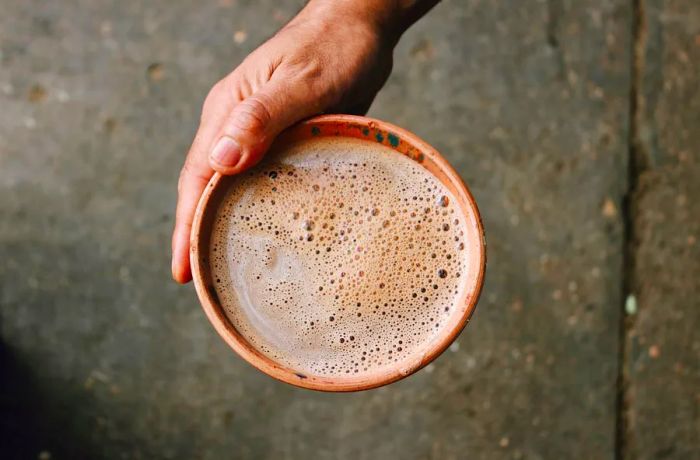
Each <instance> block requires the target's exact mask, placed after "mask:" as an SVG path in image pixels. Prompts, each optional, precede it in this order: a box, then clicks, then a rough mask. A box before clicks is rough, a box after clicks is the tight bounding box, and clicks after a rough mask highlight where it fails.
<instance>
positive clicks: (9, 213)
mask: <svg viewBox="0 0 700 460" xmlns="http://www.w3.org/2000/svg"><path fill="white" fill-rule="evenodd" d="M300 3H301V2H295V1H289V0H287V1H276V2H275V1H270V0H265V1H259V2H253V1H235V0H218V1H215V0H212V1H210V2H186V1H180V0H178V1H165V0H157V1H151V2H139V1H136V0H128V1H120V2H117V1H101V2H92V1H88V0H74V1H67V0H56V1H53V2H41V1H39V0H29V1H27V0H0V6H1V10H2V14H0V53H1V54H0V107H1V108H2V110H0V216H1V219H0V261H1V262H0V339H1V340H2V343H1V344H0V347H1V348H0V352H1V356H0V363H1V364H2V367H1V368H0V371H2V379H1V382H0V385H2V387H0V408H1V409H2V417H1V420H0V423H1V425H0V435H1V436H2V438H0V441H1V442H2V445H1V446H0V447H2V449H3V450H4V452H6V453H7V455H8V457H9V458H49V456H50V458H205V459H209V458H211V459H219V458H255V459H257V458H289V459H296V458H321V459H323V458H328V459H337V458H339V459H351V458H352V459H374V458H377V459H379V458H406V459H425V458H430V459H451V458H459V459H461V458H475V459H482V458H483V459H500V458H504V459H511V458H512V459H518V458H528V459H529V458H534V459H538V458H541V459H551V458H586V459H587V458H596V459H597V458H613V457H620V456H623V457H630V458H635V456H642V457H646V458H662V457H663V456H666V457H667V458H693V457H698V456H700V445H699V444H698V438H700V436H698V434H699V432H700V430H699V429H698V415H697V414H698V413H699V412H700V411H698V397H697V385H695V386H693V383H697V375H698V374H697V372H698V367H697V366H698V361H699V360H698V357H699V354H698V348H697V343H696V342H693V341H697V340H698V339H697V334H696V333H695V330H697V326H698V316H697V311H698V310H697V300H695V298H693V297H692V293H693V292H695V293H697V292H698V281H697V279H698V276H697V275H698V265H697V260H698V259H697V246H696V245H691V244H688V243H687V242H688V241H691V240H690V239H689V238H690V237H691V236H693V238H697V237H700V235H698V229H697V222H698V208H697V205H696V203H695V201H696V199H697V198H698V196H699V194H700V191H699V190H698V189H697V182H698V170H697V164H698V163H697V162H698V158H697V155H696V154H697V152H696V150H697V149H698V142H700V139H698V136H697V132H696V126H697V121H698V104H697V90H696V89H695V88H696V87H697V79H698V77H697V75H696V74H697V65H694V64H693V63H695V64H696V63H697V57H698V49H700V45H699V44H698V43H699V41H698V39H697V36H698V35H697V34H698V33H699V32H700V31H699V30H698V22H697V8H696V7H694V6H692V5H694V4H693V2H692V0H686V1H685V2H682V1H675V2H672V3H673V4H672V5H669V6H668V8H669V9H668V10H664V11H661V10H660V9H661V4H662V3H663V2H660V1H659V2H656V3H655V4H656V5H657V9H656V10H654V11H652V10H651V9H650V10H649V18H650V21H655V22H653V24H654V27H656V29H655V30H657V31H659V32H658V36H659V37H663V40H662V42H663V43H664V44H665V43H669V44H676V43H677V45H678V47H679V49H680V50H681V51H682V52H683V53H685V54H678V53H675V54H674V52H671V51H667V50H668V49H672V48H668V49H667V48H662V49H657V48H654V47H653V46H652V45H654V44H655V43H657V42H653V41H649V42H648V43H649V44H650V45H649V46H650V54H652V55H653V56H656V57H655V59H656V61H655V60H654V59H649V60H647V61H646V63H645V64H644V65H645V66H646V65H648V66H649V69H646V67H644V68H643V69H642V70H643V72H640V74H643V75H644V76H645V78H647V80H648V81H649V82H651V83H650V85H649V87H648V88H649V93H648V94H649V98H650V99H649V100H650V101H651V100H654V101H656V104H657V105H656V106H652V105H651V104H648V105H647V107H649V111H648V112H645V113H647V115H648V119H649V120H650V121H653V122H654V123H657V124H654V129H655V131H654V133H656V138H658V139H659V145H660V146H661V147H660V149H661V150H662V151H663V155H664V156H663V158H664V160H663V162H660V163H659V164H658V165H655V166H654V167H653V168H652V167H650V168H649V169H648V170H645V172H646V173H648V174H649V177H650V179H648V181H647V179H644V178H639V180H631V181H630V180H629V173H630V169H629V167H628V166H629V165H628V160H629V158H630V126H631V124H632V126H634V127H636V128H641V121H638V120H637V118H636V117H634V116H632V115H633V114H632V113H631V111H630V107H631V104H630V102H631V101H630V94H631V88H633V87H635V86H636V85H634V83H635V82H637V83H639V82H638V81H637V80H638V78H637V77H638V75H637V74H635V73H634V72H633V71H632V70H633V68H634V66H633V65H631V62H632V61H633V59H632V58H633V45H634V43H635V38H634V33H633V27H632V25H633V23H634V21H635V14H634V11H633V10H634V8H633V2H632V1H629V0H579V1H573V0H548V1H527V2H522V1H516V0H511V1H496V0H490V1H487V0H481V1H479V0H452V1H449V0H446V1H444V2H443V3H442V4H440V5H439V6H438V7H437V8H436V9H435V10H434V11H433V12H431V13H430V14H429V15H428V16H427V17H426V18H425V19H424V20H422V21H421V22H419V23H418V24H417V25H416V26H415V27H414V28H413V29H412V30H411V31H410V32H409V33H408V34H406V36H405V37H404V39H403V41H402V42H401V44H400V46H399V47H398V49H397V51H396V56H395V57H396V62H395V70H394V74H393V75H392V77H391V79H390V80H389V82H388V83H387V86H386V87H385V89H384V90H383V91H382V92H381V93H380V95H379V97H378V99H377V100H376V102H375V104H374V106H373V108H372V110H371V112H370V114H371V115H373V116H376V117H378V118H383V119H386V120H388V121H392V122H394V123H397V124H399V125H402V126H404V127H406V128H408V129H410V130H412V131H414V132H416V133H418V134H419V135H421V136H422V137H424V138H425V139H426V140H428V141H429V142H430V143H432V144H434V145H435V146H436V147H438V148H439V150H440V151H442V152H443V153H444V154H445V155H446V156H447V157H448V158H449V160H450V161H451V162H453V164H454V165H455V166H456V167H457V169H458V170H459V172H460V173H461V174H462V175H463V177H464V178H465V180H466V182H467V183H468V184H469V186H470V187H471V189H472V191H473V192H474V194H475V195H476V198H477V200H478V202H479V204H480V206H481V209H482V213H483V216H484V223H485V226H486V232H487V236H488V241H489V267H488V273H487V285H486V289H485V292H484V294H483V296H482V300H481V302H480V305H479V307H478V309H477V312H476V314H475V317H474V318H473V320H472V322H471V323H470V325H469V326H468V328H467V329H466V330H465V332H464V333H463V334H462V336H461V337H460V339H459V341H458V345H455V346H454V347H452V348H451V349H450V351H449V352H447V353H446V354H445V355H443V356H442V357H440V358H439V360H438V361H436V362H435V363H434V364H433V365H431V366H430V367H428V368H427V369H425V370H423V371H421V372H420V373H418V374H416V375H415V376H412V377H411V378H409V379H407V380H404V381H402V382H399V383H397V384H393V385H391V386H389V387H386V388H382V389H378V390H374V391H369V392H365V393H359V394H350V395H330V394H321V393H314V392H309V391H305V390H299V389H295V388H292V387H289V386H286V385H284V384H281V383H278V382H276V381H273V380H271V379H270V378H268V377H266V376H264V375H262V374H260V373H259V372H257V371H255V370H254V369H252V368H251V367H249V366H248V365H246V364H245V363H244V362H243V361H242V360H241V359H239V358H238V357H237V356H236V355H234V354H233V352H231V351H230V350H229V349H228V348H227V347H226V346H225V345H224V344H223V342H221V341H220V339H219V338H218V337H217V336H216V334H215V332H214V331H213V329H212V328H211V326H210V325H209V324H208V322H207V320H206V318H205V317H204V315H203V313H202V312H201V309H200V307H199V305H198V302H197V300H196V297H195V295H194V291H193V288H192V287H191V286H187V287H179V286H176V285H174V284H173V283H172V282H171V281H170V278H169V233H170V230H171V225H172V218H173V211H174V199H175V184H176V180H177V173H178V170H179V168H180V166H181V163H182V159H183V157H184V153H185V152H186V150H187V148H188V146H189V142H190V141H191V138H192V136H193V134H194V130H195V127H196V123H197V120H198V116H199V108H200V106H201V102H202V100H203V97H204V95H205V94H206V92H207V90H208V87H209V86H210V85H211V84H212V83H213V82H215V81H216V80H217V79H218V78H220V77H221V76H223V75H224V74H225V73H226V72H227V71H229V70H230V69H231V68H232V67H234V66H235V65H236V63H238V62H239V61H240V60H241V59H242V58H243V57H244V56H245V55H246V54H247V53H248V52H249V51H250V50H252V49H253V48H254V47H255V46H256V44H258V43H260V42H261V41H262V40H264V39H265V38H266V37H268V36H269V35H270V34H272V33H273V32H274V30H275V29H276V28H278V27H279V26H280V25H281V24H282V23H284V22H285V21H286V20H287V19H288V18H289V17H291V15H292V14H293V13H294V11H295V10H296V9H297V8H298V7H299V5H300ZM644 3H646V2H644ZM684 5H685V6H684ZM683 8H686V9H687V10H691V9H692V10H693V11H692V12H691V13H692V14H688V12H687V11H683ZM693 18H695V19H693ZM654 46H657V45H654ZM664 50H666V51H664ZM683 56H685V58H683ZM683 59H685V61H684V60H683ZM693 59H695V61H693ZM652 66H653V67H652ZM635 75H637V76H635ZM678 78H679V79H681V81H682V85H680V86H678V85H676V84H675V83H673V82H676V79H678ZM666 82H672V83H669V84H670V85H671V87H670V89H668V90H667V89H666V88H665V86H664V85H665V84H666ZM661 88H663V90H660V89H661ZM688 101H692V103H688ZM686 104H687V106H686ZM632 106H634V104H632ZM678 106H686V107H685V108H684V109H683V110H678ZM654 107H656V109H655V110H656V111H653V110H654ZM632 131H633V132H635V133H637V134H639V133H638V131H639V132H646V131H642V130H641V129H633V130H632ZM678 133H687V134H685V135H679V134H678ZM633 137H634V136H633ZM640 137H641V136H640ZM652 137H653V136H652ZM645 139H646V138H645ZM633 140H634V139H633ZM632 150H633V151H634V150H635V149H632ZM636 150H639V149H636ZM632 171H633V172H634V171H636V169H635V168H634V167H633V168H632ZM640 171H641V170H640ZM632 178H633V179H635V176H634V175H633V176H632ZM646 184H648V185H646ZM629 186H633V191H637V192H638V193H639V194H640V195H642V196H641V197H637V196H636V195H635V198H634V202H635V203H638V204H639V206H640V209H643V210H645V212H638V213H637V214H635V215H634V216H638V217H634V218H633V219H630V218H629V216H628V215H627V214H626V208H625V207H624V206H623V199H624V197H625V194H626V192H627V190H628V187H629ZM641 190H648V191H647V192H646V193H644V194H642V193H641V192H640V191H641ZM681 195H683V196H685V198H679V197H680V196H681ZM645 200H646V201H645ZM631 209H635V208H634V206H632V207H631ZM654 209H657V211H654ZM661 213H663V214H661ZM660 215H662V216H663V217H661V218H660V217H658V216H660ZM626 222H627V229H628V231H627V232H626V231H625V228H626ZM630 222H632V224H631V225H630ZM684 226H685V228H684V231H683V232H680V233H678V234H676V233H674V232H675V231H676V230H677V229H678V228H679V227H684ZM637 227H639V229H638V231H631V232H630V231H629V230H630V229H632V230H635V229H637ZM626 234H633V235H636V237H637V238H638V239H639V244H638V245H636V246H635V247H634V250H633V251H629V252H630V253H632V254H637V253H638V254H637V257H635V258H634V260H635V264H634V272H633V274H632V275H631V274H630V270H629V265H630V264H629V263H626V260H627V262H629V260H628V259H629V257H625V247H627V244H626V240H625V238H626V237H625V235H626ZM693 241H694V240H693ZM662 266H663V267H666V266H668V267H672V268H670V269H669V270H668V271H663V270H661V268H660V267H662ZM660 273H663V276H659V274H660ZM628 279H633V280H634V283H632V284H633V285H634V286H635V288H634V289H636V290H638V298H639V311H638V316H637V317H635V318H634V319H633V321H631V322H629V324H628V327H627V328H626V329H624V332H625V337H626V339H625V340H623V341H621V340H620V337H621V335H620V332H621V331H623V328H621V321H622V319H623V318H622V312H623V304H624V298H625V296H626V295H625V294H626V293H625V288H624V286H625V284H626V283H627V280H628ZM679 280H683V281H682V283H684V284H677V283H681V281H679ZM682 292H687V293H688V295H684V294H682ZM635 293H637V291H635ZM661 303H667V305H668V306H669V309H670V310H671V311H672V312H673V314H669V311H667V310H665V309H664V310H663V311H662V310H660V307H659V304H661ZM669 328H673V329H674V331H673V332H675V330H678V331H682V333H681V332H678V333H671V332H672V331H669V330H668V329H669ZM683 328H685V329H683ZM634 334H636V336H638V337H639V339H632V338H630V337H633V335H634ZM642 339H643V340H642ZM662 339H663V342H662V341H661V340H662ZM633 340H637V342H639V343H640V344H641V348H637V346H636V345H634V346H633V345H630V343H632V341H633ZM637 342H635V343H637ZM654 344H656V345H657V346H658V347H659V348H660V352H659V354H658V355H657V358H656V359H655V360H649V359H648V358H647V356H648V355H649V352H648V350H649V347H650V346H651V345H654ZM621 350H622V351H623V353H622V354H621V353H620V351H621ZM635 350H637V351H635ZM638 350H641V351H638ZM667 351H668V352H667ZM669 352H673V353H677V356H674V355H673V354H672V353H669ZM645 353H646V354H645ZM621 355H622V356H621ZM621 357H629V360H631V361H630V362H632V364H634V365H632V364H629V362H625V363H624V365H623V362H622V361H621ZM676 363H681V364H680V366H679V367H678V371H676V370H675V369H676V368H675V367H674V366H675V364H676ZM628 364H629V365H628ZM621 369H625V370H627V372H625V376H626V377H625V379H623V380H625V381H624V383H625V386H624V388H625V391H624V392H623V394H624V396H625V399H624V402H625V404H619V401H618V389H619V385H618V377H619V375H620V370H621ZM630 369H632V370H630ZM675 388H678V389H679V390H676V389H675ZM694 392H695V393H694ZM658 394H661V395H662V397H656V396H655V395H658ZM693 398H694V399H693ZM669 408H678V410H674V411H669ZM621 409H624V413H621ZM681 409H683V410H681ZM621 420H622V421H623V422H624V423H621ZM620 425H623V426H624V429H622V430H620V429H618V428H619V426H620ZM671 425H673V427H671ZM667 446H673V447H672V448H669V447H667ZM669 449H670V450H669Z"/></svg>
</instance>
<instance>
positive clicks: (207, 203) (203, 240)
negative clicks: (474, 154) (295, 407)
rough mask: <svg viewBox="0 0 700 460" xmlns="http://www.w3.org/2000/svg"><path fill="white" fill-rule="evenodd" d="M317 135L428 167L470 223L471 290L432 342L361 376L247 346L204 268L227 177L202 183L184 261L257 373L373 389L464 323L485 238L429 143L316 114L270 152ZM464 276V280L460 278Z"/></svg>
mask: <svg viewBox="0 0 700 460" xmlns="http://www.w3.org/2000/svg"><path fill="white" fill-rule="evenodd" d="M319 136H347V137H354V138H358V139H364V140H367V141H368V142H379V143H382V144H384V145H386V146H388V147H391V148H392V149H394V150H395V151H397V152H399V153H402V154H403V155H406V156H408V157H409V158H411V159H413V160H414V161H416V162H418V163H419V164H420V165H422V166H423V167H424V168H426V169H428V170H429V171H430V172H431V173H432V174H433V175H434V176H435V177H437V178H438V179H439V180H440V181H441V182H442V183H443V184H444V185H445V186H447V188H448V189H449V190H450V191H451V192H452V194H453V195H454V196H455V197H456V199H457V201H458V209H460V210H461V214H462V216H463V217H464V218H466V219H467V222H470V221H471V222H472V223H473V225H475V228H476V231H475V232H474V235H475V236H474V237H473V238H471V241H467V244H469V245H471V247H472V251H469V253H470V254H471V256H470V258H471V259H472V260H470V261H469V264H472V266H473V267H475V269H474V270H471V273H472V274H473V275H470V276H471V279H465V280H463V282H464V283H468V284H467V285H470V286H473V288H472V289H471V290H468V289H463V290H462V293H463V295H462V297H463V298H461V299H459V303H458V304H457V305H460V306H461V307H462V310H461V315H457V314H455V315H452V317H451V319H450V324H448V325H446V327H445V328H444V329H443V333H442V334H441V335H440V336H438V337H437V338H436V339H435V340H433V341H432V342H431V343H430V344H429V346H428V347H426V349H425V350H424V352H423V353H421V354H420V356H415V358H414V359H413V361H412V362H410V363H409V365H408V366H407V365H406V364H405V363H403V364H402V366H401V367H398V366H397V367H396V368H390V369H385V370H381V371H377V372H376V373H374V374H366V373H365V374H361V375H360V376H358V377H355V378H352V377H344V378H340V377H337V378H336V377H327V376H314V375H304V374H302V373H300V372H297V371H295V370H294V369H290V368H287V367H285V366H284V365H282V364H280V363H277V362H275V361H274V360H272V359H270V358H268V357H267V356H265V355H263V354H262V353H260V352H259V351H258V350H256V349H255V348H254V347H253V346H251V345H250V344H249V343H248V342H247V340H246V339H245V337H244V336H243V335H241V334H240V333H239V332H238V331H237V330H236V329H235V328H234V327H233V325H232V324H231V323H230V322H229V320H228V318H227V317H226V314H225V312H224V310H223V307H222V306H221V305H220V303H219V300H218V296H217V294H216V290H215V289H214V287H213V286H214V284H213V282H212V279H211V273H210V270H209V263H208V254H209V239H210V234H211V228H212V223H213V219H214V216H215V214H216V210H217V208H218V206H219V204H220V202H221V199H222V198H223V196H224V194H225V191H226V190H227V189H228V187H227V185H228V184H230V181H231V180H234V179H232V178H231V177H227V176H222V175H220V174H218V173H217V174H215V175H214V177H212V179H211V180H210V182H209V184H208V186H207V187H206V189H205V191H204V193H203V195H202V198H201V199H200V201H199V205H198V207H197V211H196V214H195V218H194V223H193V226H192V234H191V238H190V243H191V252H190V262H191V266H192V275H193V279H194V285H195V287H196V289H197V295H198V296H199V300H200V302H201V303H202V307H203V308H204V312H205V313H206V315H207V317H208V318H209V321H211V323H212V325H213V326H214V328H215V329H216V331H217V332H218V333H219V335H220V336H221V338H223V339H224V341H225V342H226V343H227V344H228V345H229V346H230V347H231V348H233V350H234V351H235V352H236V353H238V354H239V355H240V356H241V357H242V358H243V359H245V360H246V361H248V362H249V363H250V364H252V365H253V366H255V367H256V368H258V369H259V370H261V371H262V372H264V373H266V374H268V375H270V376H272V377H274V378H276V379H278V380H281V381H283V382H286V383H289V384H291V385H296V386H298V387H303V388H308V389H313V390H321V391H358V390H367V389H370V388H376V387H379V386H382V385H386V384H389V383H392V382H395V381H397V380H399V379H402V378H404V377H407V376H408V375H411V374H412V373H414V372H416V371H417V370H419V369H421V368H422V367H424V366H426V365H427V364H429V363H430V362H431V361H433V360H434V359H435V358H437V357H438V356H439V355H440V354H441V353H442V352H443V351H444V350H445V349H446V348H447V347H449V346H450V344H451V343H452V342H453V341H454V340H455V338H457V336H458V335H459V333H460V332H461V331H462V329H463V328H464V326H466V324H467V323H468V322H469V318H470V317H471V315H472V313H473V312H474V309H475V307H476V303H477V300H478V298H479V294H480V293H481V288H482V285H483V279H484V271H485V268H486V241H485V239H484V234H483V226H482V223H481V218H480V216H479V210H478V209H477V206H476V202H475V201H474V198H473V197H472V195H471V193H470V192H469V190H468V189H467V187H466V186H465V185H464V183H463V182H462V179H461V178H460V177H459V175H458V174H457V173H456V172H455V171H454V169H452V167H451V166H450V165H449V164H448V163H447V161H446V160H445V159H444V158H443V157H442V156H441V155H440V154H439V153H438V152H437V151H436V150H435V149H434V148H432V147H431V146H430V145H428V144H427V143H426V142H424V141H423V140H421V139H420V138H418V136H416V135H415V134H412V133H410V132H408V131H406V130H404V129H401V128H399V127H397V126H394V125H391V124H389V123H385V122H383V121H379V120H373V119H371V118H366V117H358V116H351V115H322V116H318V117H315V118H311V119H308V120H306V121H302V122H300V123H298V124H297V125H295V126H293V127H291V128H289V129H288V130H286V131H285V132H283V133H282V134H281V135H280V136H279V137H278V138H277V139H276V140H275V145H274V146H273V150H274V149H275V148H279V147H280V146H284V145H285V144H288V143H291V142H295V141H299V140H303V139H306V138H310V137H319ZM465 278H468V277H466V276H465Z"/></svg>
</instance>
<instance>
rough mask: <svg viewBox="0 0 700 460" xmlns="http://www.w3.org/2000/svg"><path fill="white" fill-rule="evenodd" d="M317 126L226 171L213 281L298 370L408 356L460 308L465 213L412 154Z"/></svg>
mask: <svg viewBox="0 0 700 460" xmlns="http://www.w3.org/2000/svg"><path fill="white" fill-rule="evenodd" d="M319 139H321V140H322V138H319ZM319 139H317V140H315V141H304V143H303V145H305V146H306V147H305V149H304V150H301V147H299V150H295V149H297V147H293V148H291V149H290V150H289V151H283V152H274V153H273V154H271V155H267V157H266V158H265V159H264V160H263V163H262V166H259V167H254V168H252V169H251V170H249V171H247V172H244V173H241V174H239V175H237V176H234V177H233V179H232V181H231V184H232V185H231V189H230V190H229V191H228V192H227V193H228V195H227V196H226V198H225V199H224V200H223V201H222V204H221V205H220V209H219V212H218V214H217V217H216V220H215V225H214V232H213V234H212V246H211V250H210V259H211V263H210V266H211V270H212V275H213V279H214V280H215V283H213V285H214V289H215V290H216V291H217V295H218V296H219V298H220V300H221V304H222V306H223V307H224V310H225V313H226V316H227V317H228V318H229V320H230V321H231V323H232V325H233V326H234V327H235V328H236V329H237V330H238V331H239V332H240V334H241V335H242V336H243V337H245V338H246V340H248V342H249V343H250V344H251V345H252V346H253V347H254V348H256V349H257V350H258V351H259V352H260V353H262V354H264V355H266V356H268V357H270V358H271V359H273V360H275V361H279V362H280V363H281V364H283V365H285V366H287V367H289V368H292V369H294V370H295V371H298V372H299V373H301V374H303V375H306V376H321V377H323V376H325V377H328V376H333V375H341V374H342V375H343V376H347V375H348V374H351V375H352V376H353V378H355V377H354V376H357V378H363V374H365V373H367V372H370V373H371V372H377V371H383V370H386V369H387V368H388V367H389V366H397V365H399V366H403V367H406V364H405V363H406V361H404V360H407V359H409V358H410V357H412V356H415V355H416V354H417V353H422V351H421V350H424V347H426V346H427V344H428V343H431V340H433V338H434V337H435V336H436V334H439V333H440V331H442V328H445V327H446V326H445V325H446V324H452V323H454V322H453V321H451V318H452V315H457V314H458V312H461V311H462V309H461V308H457V306H456V305H455V304H454V302H456V299H457V297H458V296H457V294H458V293H459V292H460V289H465V288H464V287H460V286H462V283H461V282H460V277H461V274H462V273H472V272H471V271H470V270H473V269H472V268H470V266H469V265H468V263H467V261H466V260H465V257H464V254H463V253H460V252H459V251H463V250H464V249H465V242H468V241H471V239H470V238H472V237H471V235H472V234H471V233H469V231H471V230H469V229H468V227H467V226H466V225H465V222H468V221H469V219H467V220H466V221H465V219H462V218H460V219H455V216H456V215H457V214H453V215H450V214H451V213H454V209H451V208H448V207H449V204H450V200H452V199H453V198H452V195H451V194H450V192H449V191H448V190H447V189H446V188H445V187H444V186H442V184H440V182H439V181H437V180H436V179H435V178H434V177H433V176H431V175H430V174H429V173H427V172H426V171H425V170H424V169H422V167H421V166H419V165H417V163H415V162H414V161H413V160H411V159H409V158H407V157H404V156H402V155H401V154H398V153H396V152H394V151H391V150H389V151H387V152H386V155H377V154H376V153H377V152H376V149H377V148H380V149H383V148H384V147H383V146H379V147H376V146H374V144H369V145H370V146H371V147H370V148H366V147H364V146H365V144H364V143H362V142H364V141H348V140H340V139H332V140H328V138H326V140H325V141H323V142H321V140H319ZM354 142H359V144H355V143H354ZM331 145H332V146H334V147H332V148H331V147H329V146H331ZM351 146H352V147H351ZM273 149H274V147H273ZM413 156H414V157H415V155H413ZM272 180H274V182H271V181H272ZM273 185H274V186H273ZM357 190H363V191H364V192H365V193H357ZM431 203H437V205H438V206H435V205H431ZM443 215H445V216H448V217H447V218H444V217H443ZM375 218H376V219H375ZM465 235H467V236H465ZM447 243H451V244H447ZM460 254H461V257H460V256H458V255H460ZM448 271H449V272H448ZM437 280H445V281H447V280H449V282H445V281H440V282H439V283H438V282H436V281H437ZM232 286H233V288H232ZM239 286H246V289H247V290H248V291H249V292H248V294H249V295H248V297H247V298H246V297H245V296H238V295H237V294H236V293H237V290H238V289H239ZM265 331H274V335H270V334H267V333H266V332H265ZM403 367H402V368H403ZM347 378H350V377H347Z"/></svg>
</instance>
